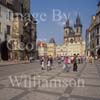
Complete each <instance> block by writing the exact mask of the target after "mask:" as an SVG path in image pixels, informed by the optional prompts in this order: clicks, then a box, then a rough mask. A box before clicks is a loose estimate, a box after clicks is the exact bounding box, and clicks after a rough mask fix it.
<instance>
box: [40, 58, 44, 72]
mask: <svg viewBox="0 0 100 100" xmlns="http://www.w3.org/2000/svg"><path fill="white" fill-rule="evenodd" d="M41 69H42V70H44V58H43V57H42V59H41Z"/></svg>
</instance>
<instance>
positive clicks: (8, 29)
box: [0, 22, 11, 35]
mask: <svg viewBox="0 0 100 100" xmlns="http://www.w3.org/2000/svg"><path fill="white" fill-rule="evenodd" d="M2 28H3V27H2V24H1V22H0V33H2ZM10 32H11V26H10V25H7V26H6V33H7V34H9V35H10Z"/></svg>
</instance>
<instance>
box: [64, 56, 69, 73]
mask: <svg viewBox="0 0 100 100" xmlns="http://www.w3.org/2000/svg"><path fill="white" fill-rule="evenodd" d="M68 64H69V59H68V56H67V57H65V58H64V67H63V69H64V71H65V72H69V67H68Z"/></svg>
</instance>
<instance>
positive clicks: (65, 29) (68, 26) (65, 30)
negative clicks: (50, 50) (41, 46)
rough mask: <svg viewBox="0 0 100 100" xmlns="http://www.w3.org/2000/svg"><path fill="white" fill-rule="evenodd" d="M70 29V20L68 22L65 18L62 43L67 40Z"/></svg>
mask: <svg viewBox="0 0 100 100" xmlns="http://www.w3.org/2000/svg"><path fill="white" fill-rule="evenodd" d="M70 29H71V27H70V22H69V19H67V21H66V24H65V27H64V44H66V43H67V42H68V37H69V34H70Z"/></svg>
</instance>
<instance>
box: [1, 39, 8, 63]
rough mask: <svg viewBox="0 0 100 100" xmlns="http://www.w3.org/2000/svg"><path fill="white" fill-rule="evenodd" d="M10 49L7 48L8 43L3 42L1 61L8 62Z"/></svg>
mask: <svg viewBox="0 0 100 100" xmlns="http://www.w3.org/2000/svg"><path fill="white" fill-rule="evenodd" d="M8 52H9V51H8V48H7V41H3V42H2V43H1V46H0V53H1V59H2V60H4V61H7V60H8V58H9V57H8Z"/></svg>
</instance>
